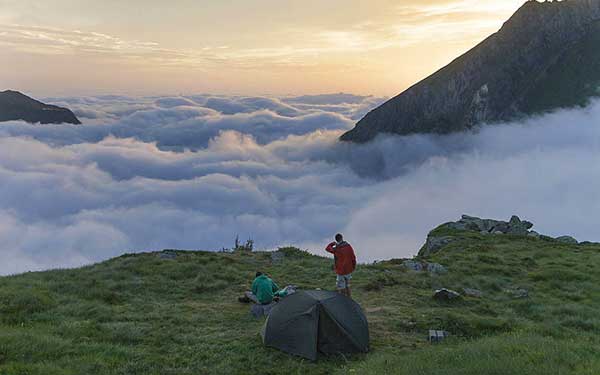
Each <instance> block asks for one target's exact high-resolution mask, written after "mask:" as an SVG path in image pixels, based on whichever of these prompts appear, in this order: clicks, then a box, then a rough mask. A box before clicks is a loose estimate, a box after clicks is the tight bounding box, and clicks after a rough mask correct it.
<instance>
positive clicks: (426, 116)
mask: <svg viewBox="0 0 600 375" xmlns="http://www.w3.org/2000/svg"><path fill="white" fill-rule="evenodd" d="M598 46H600V1H599V0H565V1H561V2H557V1H554V2H544V3H539V2H537V1H528V2H527V3H525V4H524V5H523V6H522V7H521V8H520V9H519V10H518V11H517V12H516V13H515V14H514V15H513V16H512V17H511V18H510V19H509V20H508V21H507V22H506V23H505V24H504V25H503V26H502V28H501V29H500V31H498V32H497V33H495V34H493V35H491V36H490V37H488V38H487V39H486V40H484V41H483V42H481V43H480V44H479V45H477V46H476V47H474V48H473V49H471V50H470V51H468V52H467V53H465V54H464V55H462V56H460V57H459V58H457V59H456V60H454V61H453V62H452V63H450V64H449V65H447V66H446V67H444V68H442V69H441V70H439V71H438V72H436V73H434V74H433V75H431V76H430V77H428V78H426V79H424V80H423V81H421V82H419V83H417V84H416V85H414V86H412V87H411V88H409V89H408V90H406V91H404V92H403V93H402V94H400V95H398V96H396V97H395V98H393V99H391V100H389V101H388V102H386V103H384V104H383V105H381V106H380V107H378V108H376V109H374V110H373V111H371V112H370V113H368V114H367V115H366V116H365V117H364V118H363V119H362V120H360V121H359V122H358V124H357V125H356V127H355V128H354V129H352V130H350V131H349V132H347V133H345V134H344V135H343V136H342V137H341V139H342V140H344V141H352V142H366V141H369V140H371V139H373V138H374V137H375V136H377V135H378V134H381V133H391V134H399V135H407V134H414V133H438V134H444V133H450V132H457V131H464V130H468V129H471V128H473V127H474V126H476V125H478V124H480V123H494V122H502V121H508V120H514V119H518V118H520V117H523V116H527V115H531V114H538V113H544V112H546V111H550V110H554V109H557V108H567V107H574V106H583V105H585V104H587V103H588V101H589V99H590V98H591V97H593V96H598V95H600V48H598Z"/></svg>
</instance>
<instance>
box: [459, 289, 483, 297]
mask: <svg viewBox="0 0 600 375" xmlns="http://www.w3.org/2000/svg"><path fill="white" fill-rule="evenodd" d="M463 293H465V296H467V297H473V298H481V296H482V293H481V290H479V289H472V288H463Z"/></svg>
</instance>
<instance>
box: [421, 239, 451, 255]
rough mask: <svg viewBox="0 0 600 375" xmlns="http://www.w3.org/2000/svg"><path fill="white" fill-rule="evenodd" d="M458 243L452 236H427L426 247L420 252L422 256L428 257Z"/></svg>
mask: <svg viewBox="0 0 600 375" xmlns="http://www.w3.org/2000/svg"><path fill="white" fill-rule="evenodd" d="M454 241H456V238H455V237H452V236H440V237H437V236H431V235H429V236H427V241H426V242H425V245H423V247H422V248H421V250H420V251H419V255H420V256H428V255H431V254H434V253H437V252H438V251H440V250H441V249H442V248H443V247H444V246H446V245H448V244H450V243H451V242H454Z"/></svg>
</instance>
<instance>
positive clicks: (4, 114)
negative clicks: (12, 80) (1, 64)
mask: <svg viewBox="0 0 600 375" xmlns="http://www.w3.org/2000/svg"><path fill="white" fill-rule="evenodd" d="M16 120H22V121H26V122H29V123H40V124H63V123H66V124H81V122H80V121H79V119H78V118H77V117H76V116H75V115H74V114H73V112H71V111H70V110H69V109H67V108H62V107H58V106H55V105H50V104H44V103H42V102H39V101H37V100H35V99H32V98H30V97H28V96H27V95H24V94H21V93H20V92H17V91H10V90H7V91H3V92H0V122H3V121H16Z"/></svg>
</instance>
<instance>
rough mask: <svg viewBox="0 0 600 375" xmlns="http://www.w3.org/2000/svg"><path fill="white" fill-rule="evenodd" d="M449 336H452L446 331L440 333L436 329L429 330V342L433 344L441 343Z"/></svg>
mask: <svg viewBox="0 0 600 375" xmlns="http://www.w3.org/2000/svg"><path fill="white" fill-rule="evenodd" d="M448 336H450V334H449V333H448V332H446V331H439V330H435V329H430V330H429V342H430V343H432V344H435V343H438V342H441V341H442V340H444V339H445V338H446V337H448Z"/></svg>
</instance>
